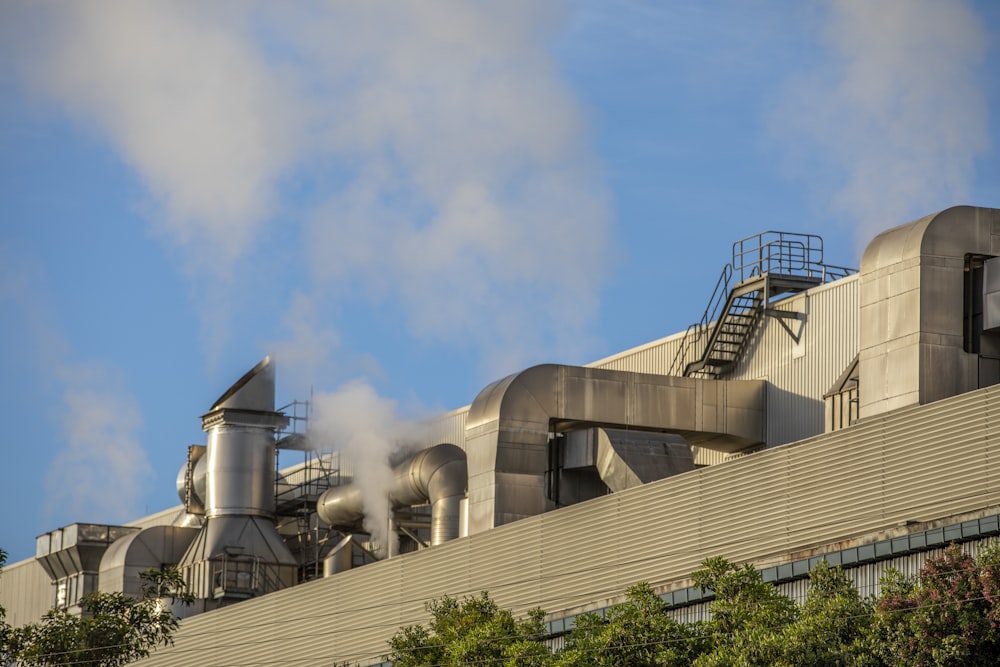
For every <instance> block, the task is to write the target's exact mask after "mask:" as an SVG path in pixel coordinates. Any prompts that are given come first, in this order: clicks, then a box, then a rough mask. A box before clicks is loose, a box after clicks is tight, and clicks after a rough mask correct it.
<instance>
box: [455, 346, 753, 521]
mask: <svg viewBox="0 0 1000 667" xmlns="http://www.w3.org/2000/svg"><path fill="white" fill-rule="evenodd" d="M587 426H610V427H614V428H625V429H638V430H649V431H664V432H673V433H677V434H679V435H682V436H683V437H684V438H685V439H687V440H688V442H691V443H692V444H697V445H701V446H704V447H709V448H712V449H719V450H723V451H736V450H740V449H744V448H746V447H749V446H753V445H756V444H761V443H763V442H764V384H763V383H762V382H753V381H734V382H716V381H711V380H702V379H697V378H681V377H674V376H667V375H649V374H641V373H630V372H625V371H613V370H608V369H598V368H588V367H580V366H562V365H557V364H545V365H541V366H534V367H532V368H528V369H526V370H524V371H521V372H520V373H516V374H514V375H511V376H508V377H506V378H503V379H502V380H499V381H497V382H494V383H493V384H491V385H489V386H488V387H486V388H485V389H483V390H482V391H481V392H480V393H479V395H478V396H477V397H476V400H475V401H473V403H472V406H471V408H470V409H469V416H468V422H467V426H466V447H467V451H468V453H469V532H470V533H476V532H481V531H484V530H489V529H491V528H493V527H495V526H499V525H503V524H505V523H509V522H511V521H516V520H518V519H522V518H524V517H527V516H534V515H537V514H541V513H543V512H545V511H546V510H549V509H552V507H553V503H552V502H551V500H549V499H548V498H547V497H546V495H545V472H546V470H547V467H548V464H549V456H548V448H549V440H550V438H551V436H552V435H553V434H554V433H557V432H565V431H572V430H574V429H578V428H581V427H587Z"/></svg>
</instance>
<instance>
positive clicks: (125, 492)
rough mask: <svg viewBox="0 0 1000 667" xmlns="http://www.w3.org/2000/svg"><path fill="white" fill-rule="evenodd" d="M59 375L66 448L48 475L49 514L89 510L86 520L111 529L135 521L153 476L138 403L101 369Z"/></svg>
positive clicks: (95, 366)
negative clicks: (143, 442)
mask: <svg viewBox="0 0 1000 667" xmlns="http://www.w3.org/2000/svg"><path fill="white" fill-rule="evenodd" d="M59 375H60V376H61V377H62V379H63V382H64V386H65V391H64V394H63V400H64V403H65V405H64V406H63V408H64V409H63V410H62V411H61V415H62V426H63V431H64V434H65V437H66V445H65V447H64V448H63V449H62V450H60V451H59V452H58V453H57V454H56V456H55V458H54V459H53V461H52V463H51V465H50V467H49V470H48V473H47V477H46V490H47V494H46V497H47V499H48V502H49V507H48V508H47V510H48V511H49V513H50V514H53V515H55V514H57V513H64V512H65V511H66V509H68V508H73V509H74V510H75V509H79V508H86V512H87V514H88V516H87V517H85V519H86V520H88V521H98V522H107V523H124V522H125V521H126V520H130V519H133V518H135V514H136V509H135V508H136V506H141V499H142V496H143V491H144V487H145V486H146V485H147V483H148V482H149V480H150V478H152V476H153V469H152V466H150V464H149V460H148V459H147V457H146V452H145V450H144V449H143V448H142V445H141V444H140V442H139V437H138V435H139V430H140V428H141V427H142V414H141V411H140V409H139V405H138V403H137V402H136V401H135V399H133V398H132V397H131V396H130V395H129V394H128V393H127V392H126V391H125V390H124V389H123V387H122V384H121V381H120V380H119V379H117V378H115V377H114V374H113V373H111V372H110V370H109V369H108V368H106V367H105V366H103V365H100V364H90V365H81V364H77V365H73V366H66V367H63V368H61V369H59Z"/></svg>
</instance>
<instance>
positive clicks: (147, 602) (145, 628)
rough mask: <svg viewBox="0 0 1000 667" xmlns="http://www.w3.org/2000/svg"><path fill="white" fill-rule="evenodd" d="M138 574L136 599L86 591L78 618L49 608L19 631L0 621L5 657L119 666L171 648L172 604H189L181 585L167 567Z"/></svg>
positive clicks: (37, 664) (38, 664)
mask: <svg viewBox="0 0 1000 667" xmlns="http://www.w3.org/2000/svg"><path fill="white" fill-rule="evenodd" d="M139 576H140V578H141V579H142V596H141V597H140V598H139V599H135V598H132V597H130V596H128V595H125V594H124V593H119V592H115V593H91V594H89V595H86V596H84V597H83V598H81V600H80V609H81V612H82V613H81V614H79V615H74V614H71V613H70V612H69V611H68V610H66V609H51V610H49V611H48V612H47V613H46V614H45V616H43V617H42V619H41V621H40V622H38V623H33V624H30V625H26V626H23V627H20V628H10V627H8V626H7V625H6V623H3V628H2V630H0V632H3V651H4V653H5V654H6V655H5V656H4V657H5V658H7V659H8V660H12V661H16V663H17V664H19V665H24V666H25V667H49V666H55V665H74V667H87V666H94V667H97V666H100V667H118V666H119V665H125V664H128V663H130V662H133V661H135V660H138V659H140V658H144V657H146V656H148V655H149V654H150V652H151V651H152V650H153V649H155V648H156V647H157V646H161V645H169V644H171V643H172V637H173V633H174V631H175V630H176V629H177V626H178V619H177V617H176V616H175V615H174V613H173V611H172V610H171V606H172V604H173V603H174V602H175V601H176V602H181V603H188V602H190V601H191V596H190V594H188V593H187V592H186V588H185V585H184V581H183V579H182V578H181V575H180V573H179V572H178V571H177V570H176V569H172V568H170V569H166V570H163V571H160V570H152V569H150V570H147V571H146V572H143V573H142V574H141V575H139ZM0 621H2V618H0Z"/></svg>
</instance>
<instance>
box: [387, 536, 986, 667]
mask: <svg viewBox="0 0 1000 667" xmlns="http://www.w3.org/2000/svg"><path fill="white" fill-rule="evenodd" d="M692 578H693V580H694V581H695V584H696V585H697V586H700V587H702V588H703V589H705V590H710V591H711V592H712V593H714V596H715V597H714V600H713V601H712V602H711V603H710V604H709V614H708V617H709V618H708V620H705V621H701V622H697V623H680V622H678V621H676V620H674V619H673V618H672V617H671V614H670V612H669V611H668V610H667V608H666V605H665V604H664V602H663V600H662V599H661V598H660V597H659V596H658V595H657V594H656V593H655V592H654V591H653V589H652V588H651V587H650V586H649V585H647V584H638V585H636V586H633V587H631V588H630V589H628V592H627V599H626V601H625V602H623V603H622V604H619V605H615V606H612V607H609V608H608V609H606V610H605V611H604V613H603V614H598V613H586V614H582V615H580V616H578V617H576V625H575V627H574V629H573V630H572V631H571V632H570V633H569V634H568V635H567V636H566V640H565V645H564V648H562V649H561V650H559V651H557V652H555V653H551V652H549V650H548V649H547V648H546V645H545V643H544V642H543V625H542V623H541V620H542V617H543V613H542V612H541V611H540V610H534V611H533V612H532V613H531V615H530V618H529V619H528V620H527V621H520V622H518V621H515V620H514V618H513V616H512V615H511V614H510V612H507V611H504V610H502V609H500V608H498V607H497V605H496V603H495V602H493V601H492V600H491V599H490V598H489V596H488V595H487V594H486V593H482V594H481V595H480V596H479V597H474V598H468V599H465V600H463V601H459V600H456V599H453V598H449V597H445V598H443V599H441V600H438V601H435V602H432V603H430V604H429V605H428V610H429V611H430V612H431V615H432V620H431V623H430V624H429V626H428V627H426V628H425V627H423V626H420V625H414V626H408V627H406V628H403V629H402V630H400V631H399V632H398V633H397V634H396V635H395V636H394V637H393V638H392V640H391V641H390V647H391V648H392V653H391V654H390V655H389V656H387V657H388V659H390V660H392V661H393V662H394V663H395V664H396V665H400V666H404V667H415V666H417V665H458V664H479V665H515V664H516V665H521V664H526V665H535V666H536V667H538V666H541V665H552V666H554V667H605V666H612V665H616V666H617V665H637V666H641V667H644V666H654V665H679V666H691V667H723V666H725V667H737V666H738V667H754V666H756V665H768V666H770V665H775V666H779V667H894V666H896V665H916V666H920V667H932V666H933V667H951V666H958V665H972V666H978V665H996V664H1000V548H998V547H996V546H992V547H986V548H983V549H981V550H980V551H979V554H978V556H977V557H975V558H974V557H972V556H969V555H967V554H964V553H963V552H962V551H961V549H960V548H959V547H957V546H954V545H952V546H951V547H949V548H948V549H947V550H946V551H945V552H944V554H943V555H941V556H939V557H934V558H929V559H927V561H926V563H925V565H924V567H923V569H922V570H921V571H920V575H919V576H918V577H915V578H912V579H909V578H906V577H904V576H903V575H901V574H900V573H898V572H895V571H891V570H890V571H889V572H888V573H887V574H886V576H885V577H883V580H882V584H881V594H880V595H879V596H878V597H869V598H865V597H862V596H861V595H860V594H859V593H858V591H857V589H856V588H855V586H854V584H853V583H852V581H851V580H850V578H849V577H848V576H847V575H846V574H845V573H844V572H843V571H842V570H841V569H840V568H839V567H831V566H829V565H827V564H826V563H825V562H823V563H820V564H819V565H818V566H817V567H815V568H813V570H812V572H810V574H809V578H810V587H809V592H808V595H807V597H806V600H805V601H804V602H803V604H802V605H801V606H799V605H797V604H795V602H793V601H792V600H791V599H789V598H788V597H787V596H785V595H783V594H782V593H781V592H780V591H779V590H778V589H777V588H776V587H775V586H773V585H771V584H769V583H767V582H765V581H763V579H762V577H761V574H760V572H758V571H757V570H756V569H754V568H753V567H752V566H750V565H737V564H735V563H732V562H730V561H727V560H726V559H724V558H710V559H708V560H706V561H705V562H704V563H703V564H702V568H701V569H699V570H698V571H696V572H694V573H693V574H692Z"/></svg>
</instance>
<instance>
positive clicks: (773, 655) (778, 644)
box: [691, 557, 798, 667]
mask: <svg viewBox="0 0 1000 667" xmlns="http://www.w3.org/2000/svg"><path fill="white" fill-rule="evenodd" d="M691 577H692V579H693V580H694V582H695V585H696V586H699V587H700V588H702V589H703V590H711V591H712V592H714V593H715V600H713V601H712V603H711V604H710V606H709V610H710V612H711V615H712V617H711V619H710V620H709V621H706V622H705V624H704V629H705V638H706V640H707V650H706V652H704V653H702V654H701V655H700V656H699V657H698V658H697V659H696V660H695V661H694V663H693V664H694V665H695V666H696V667H724V666H727V665H740V666H743V667H754V666H756V665H761V666H762V667H763V666H768V667H770V666H771V665H775V664H777V663H778V661H779V660H780V658H781V656H782V655H784V653H785V651H784V638H783V633H784V631H785V628H786V627H787V626H789V625H791V624H792V623H794V622H795V620H796V619H797V617H798V608H797V607H796V606H795V603H794V602H793V601H792V600H791V599H789V598H788V597H786V596H784V595H782V594H781V593H780V592H779V591H778V590H777V589H776V588H775V587H774V586H773V585H771V584H769V583H767V582H766V581H764V580H763V578H762V577H761V574H760V572H758V571H757V570H756V569H755V568H754V567H753V566H752V565H750V564H745V565H736V564H735V563H731V562H730V561H728V560H726V559H725V558H721V557H715V558H709V559H708V560H706V561H705V562H704V563H702V569H700V570H697V571H695V572H694V573H692V575H691Z"/></svg>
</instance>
